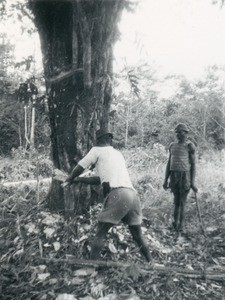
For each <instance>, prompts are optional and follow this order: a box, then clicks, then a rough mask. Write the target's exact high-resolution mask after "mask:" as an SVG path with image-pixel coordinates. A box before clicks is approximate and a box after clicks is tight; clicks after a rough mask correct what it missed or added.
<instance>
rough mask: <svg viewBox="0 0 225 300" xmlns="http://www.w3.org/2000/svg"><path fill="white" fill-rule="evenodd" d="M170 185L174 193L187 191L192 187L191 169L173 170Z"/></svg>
mask: <svg viewBox="0 0 225 300" xmlns="http://www.w3.org/2000/svg"><path fill="white" fill-rule="evenodd" d="M169 187H170V189H171V191H172V192H173V193H177V192H180V193H182V192H184V193H187V192H188V191H189V190H190V188H191V175H190V172H189V171H171V172H170V183H169Z"/></svg>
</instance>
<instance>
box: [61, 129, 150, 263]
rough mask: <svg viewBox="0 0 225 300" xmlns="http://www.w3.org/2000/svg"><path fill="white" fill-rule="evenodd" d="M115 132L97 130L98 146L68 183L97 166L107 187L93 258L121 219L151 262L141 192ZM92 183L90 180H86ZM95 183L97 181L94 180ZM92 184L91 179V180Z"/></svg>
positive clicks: (79, 165)
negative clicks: (115, 140)
mask: <svg viewBox="0 0 225 300" xmlns="http://www.w3.org/2000/svg"><path fill="white" fill-rule="evenodd" d="M112 139H113V134H112V133H110V132H107V131H105V130H101V129H100V130H98V131H97V132H96V142H97V143H96V146H94V147H93V148H92V149H91V150H90V151H89V152H88V154H87V155H86V156H85V157H84V158H83V159H81V160H80V161H79V162H78V164H77V166H76V167H75V168H74V169H73V171H72V173H71V174H70V175H69V176H68V178H67V179H66V182H65V183H64V184H63V185H64V186H65V184H66V183H70V184H72V183H73V181H74V179H75V178H76V177H78V176H79V175H80V174H81V173H82V172H83V171H84V170H85V169H87V168H90V167H91V166H95V171H96V174H97V175H98V177H97V178H98V180H100V183H101V184H102V187H103V194H104V197H105V200H104V207H103V210H102V211H101V213H100V214H99V215H98V221H99V223H98V228H97V233H96V236H95V238H94V241H93V244H92V247H91V255H90V258H91V259H98V258H99V257H100V252H101V250H102V248H103V246H104V241H105V238H106V235H107V233H108V231H109V229H110V228H111V227H112V226H113V225H117V224H119V223H120V222H121V221H122V222H123V223H125V224H127V225H128V226H129V230H130V232H131V234H132V237H133V239H134V240H135V242H136V243H137V244H138V246H139V248H140V252H141V253H142V254H143V255H144V257H145V258H146V260H147V261H148V262H150V261H151V256H150V253H149V250H148V247H147V244H146V241H145V239H144V237H143V235H142V232H141V222H142V211H141V204H140V200H139V198H138V195H137V193H136V191H135V189H134V187H133V185H132V183H131V180H130V176H129V173H128V170H127V167H126V163H125V160H124V157H123V155H122V154H121V152H119V151H118V150H116V149H114V148H113V147H112ZM82 180H83V182H85V180H86V182H87V183H88V179H82ZM92 182H93V181H92ZM90 183H91V181H90Z"/></svg>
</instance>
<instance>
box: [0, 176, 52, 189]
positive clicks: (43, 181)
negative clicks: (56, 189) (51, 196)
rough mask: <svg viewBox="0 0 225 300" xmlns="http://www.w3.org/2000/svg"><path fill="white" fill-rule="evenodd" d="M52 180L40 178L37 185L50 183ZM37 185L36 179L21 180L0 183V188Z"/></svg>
mask: <svg viewBox="0 0 225 300" xmlns="http://www.w3.org/2000/svg"><path fill="white" fill-rule="evenodd" d="M51 181H52V178H50V177H49V178H40V179H39V183H50V182H51ZM34 184H37V179H30V180H21V181H11V182H0V186H5V187H10V186H18V185H34Z"/></svg>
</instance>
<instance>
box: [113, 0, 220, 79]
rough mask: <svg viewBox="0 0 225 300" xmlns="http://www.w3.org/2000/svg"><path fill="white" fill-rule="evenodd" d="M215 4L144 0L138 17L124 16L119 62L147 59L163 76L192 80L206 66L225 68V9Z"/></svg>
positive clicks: (198, 0) (117, 51) (209, 0)
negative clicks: (184, 77)
mask: <svg viewBox="0 0 225 300" xmlns="http://www.w3.org/2000/svg"><path fill="white" fill-rule="evenodd" d="M212 2H213V1H212V0H166V1H165V0H157V1H156V0H140V2H139V7H138V8H137V10H136V12H135V14H131V13H124V16H123V19H122V22H121V24H120V30H121V32H122V36H121V41H120V42H118V43H117V45H116V48H115V55H116V57H117V62H118V63H119V62H120V60H121V58H124V59H126V61H127V63H128V64H130V63H131V64H135V63H137V61H139V60H140V59H144V60H147V61H149V62H154V63H155V64H156V65H158V66H160V70H161V71H162V72H163V73H181V74H184V75H185V76H187V77H189V78H195V77H199V76H200V75H201V73H202V71H203V69H204V68H205V67H206V66H209V65H213V64H218V65H225V6H224V7H222V8H221V6H220V5H219V4H214V5H213V4H212ZM119 64H120V63H119Z"/></svg>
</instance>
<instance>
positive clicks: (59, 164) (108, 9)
mask: <svg viewBox="0 0 225 300" xmlns="http://www.w3.org/2000/svg"><path fill="white" fill-rule="evenodd" d="M29 5H30V9H31V10H32V13H33V15H34V22H35V24H36V27H37V30H38V32H39V35H40V40H41V49H42V54H43V64H44V73H45V79H46V86H47V94H48V104H49V117H50V124H51V142H52V157H53V163H54V166H55V167H56V168H58V169H61V170H64V171H66V172H69V171H71V169H72V168H73V167H74V165H75V164H76V163H77V162H78V161H79V160H80V158H81V157H82V156H83V155H84V154H85V153H86V152H87V151H88V150H89V149H90V147H91V146H92V144H93V140H94V138H95V136H94V135H95V131H96V129H98V128H99V127H100V128H107V127H108V124H109V108H110V104H111V101H112V73H113V70H112V62H113V44H114V42H115V41H116V40H117V38H118V28H117V25H118V21H119V18H120V16H121V13H122V10H123V8H124V7H125V6H126V5H127V1H125V0H65V1H62V0H61V1H59V0H56V1H51V0H30V1H29ZM73 199H75V201H73ZM80 200H82V201H80ZM89 200H90V193H89V190H88V189H84V188H83V189H81V188H80V187H78V186H77V185H73V186H72V187H71V188H70V189H69V190H66V189H65V190H63V189H62V187H61V186H60V183H59V182H57V181H53V182H52V187H51V190H50V193H49V196H48V204H49V206H50V207H51V208H52V209H56V210H63V209H65V211H66V212H67V215H71V214H73V213H74V210H75V211H76V213H79V212H81V211H83V210H85V209H86V208H87V207H88V203H89Z"/></svg>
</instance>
